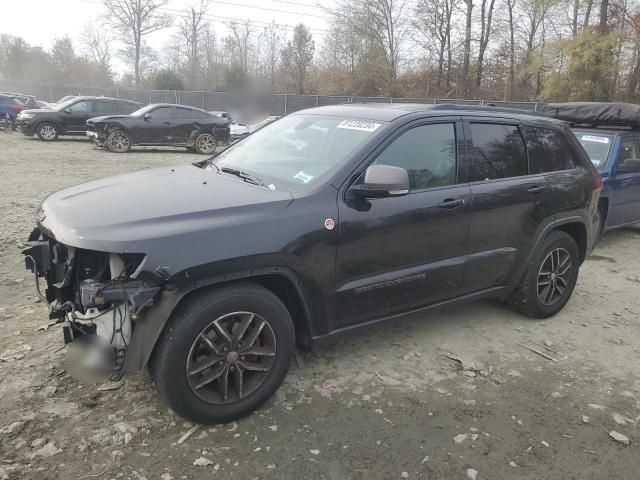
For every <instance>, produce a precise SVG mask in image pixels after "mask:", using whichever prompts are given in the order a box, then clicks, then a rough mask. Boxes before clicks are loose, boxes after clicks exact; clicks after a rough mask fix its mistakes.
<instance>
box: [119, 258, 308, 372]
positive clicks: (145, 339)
mask: <svg viewBox="0 0 640 480" xmlns="http://www.w3.org/2000/svg"><path fill="white" fill-rule="evenodd" d="M265 275H280V276H284V277H286V278H287V279H288V280H289V281H290V283H291V284H292V285H293V286H294V288H295V289H296V294H297V295H298V296H299V298H300V300H301V302H300V304H301V305H302V308H303V310H304V312H303V318H299V319H297V320H298V321H302V322H303V329H305V330H306V331H307V332H309V334H311V332H312V331H313V330H312V329H311V313H310V311H309V301H308V295H307V292H305V290H304V288H303V286H302V282H301V280H300V278H299V277H298V275H297V274H296V272H294V271H293V270H291V269H290V268H288V267H282V266H273V267H264V268H257V269H251V270H244V271H238V272H233V273H225V274H224V275H217V276H212V277H207V278H200V279H198V280H195V281H193V282H180V284H176V283H175V282H169V283H168V284H167V286H166V287H165V288H164V289H163V290H162V292H161V293H160V294H159V296H158V298H156V300H155V302H154V304H153V305H152V306H151V307H150V308H149V309H148V310H147V311H146V312H145V313H144V315H142V316H140V317H139V318H138V319H137V320H136V324H135V330H134V332H133V335H132V338H131V342H130V344H129V347H128V351H127V356H126V358H125V363H124V370H125V371H126V372H129V373H141V372H142V371H143V370H144V369H145V368H146V366H147V364H148V362H149V359H150V358H151V354H152V353H153V349H154V348H155V345H156V343H157V342H158V339H159V338H160V335H161V334H162V331H163V330H164V327H165V326H166V324H167V322H168V321H169V319H170V318H171V315H172V313H173V312H174V311H175V309H176V308H177V307H178V305H180V303H181V302H182V301H183V300H185V301H187V300H188V298H186V297H188V295H189V294H191V293H195V292H196V291H201V290H202V289H204V288H207V287H213V286H215V285H222V284H224V283H228V282H233V281H239V280H247V279H252V278H253V279H257V278H259V277H263V276H265Z"/></svg>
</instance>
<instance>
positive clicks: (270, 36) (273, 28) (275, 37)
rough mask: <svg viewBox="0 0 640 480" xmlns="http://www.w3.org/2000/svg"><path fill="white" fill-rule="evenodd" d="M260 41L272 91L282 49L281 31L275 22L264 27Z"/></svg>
mask: <svg viewBox="0 0 640 480" xmlns="http://www.w3.org/2000/svg"><path fill="white" fill-rule="evenodd" d="M260 39H261V40H262V43H263V44H264V47H265V50H264V57H265V63H266V70H267V76H268V77H269V88H270V89H271V92H273V91H274V84H275V76H276V67H277V66H278V59H279V58H280V50H281V49H282V42H283V40H282V31H281V29H280V27H279V26H278V25H277V24H276V22H275V21H273V22H271V23H270V24H269V25H267V26H266V27H264V31H263V32H262V35H260Z"/></svg>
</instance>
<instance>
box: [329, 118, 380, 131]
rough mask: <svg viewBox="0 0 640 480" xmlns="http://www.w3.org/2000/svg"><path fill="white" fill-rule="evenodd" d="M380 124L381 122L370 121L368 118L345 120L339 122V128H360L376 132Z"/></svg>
mask: <svg viewBox="0 0 640 480" xmlns="http://www.w3.org/2000/svg"><path fill="white" fill-rule="evenodd" d="M380 125H381V124H380V123H375V122H369V121H368V120H345V121H343V122H341V123H340V124H338V128H346V129H349V130H360V131H362V132H375V131H376V130H377V129H378V127H380Z"/></svg>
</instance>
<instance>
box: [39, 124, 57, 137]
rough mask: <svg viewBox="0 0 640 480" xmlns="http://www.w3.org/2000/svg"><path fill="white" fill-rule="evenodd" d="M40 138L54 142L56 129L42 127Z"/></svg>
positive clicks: (48, 126) (50, 126)
mask: <svg viewBox="0 0 640 480" xmlns="http://www.w3.org/2000/svg"><path fill="white" fill-rule="evenodd" d="M40 136H41V137H42V138H44V139H45V140H53V139H54V138H56V129H55V127H54V126H53V125H42V126H41V127H40Z"/></svg>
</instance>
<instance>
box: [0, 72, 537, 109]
mask: <svg viewBox="0 0 640 480" xmlns="http://www.w3.org/2000/svg"><path fill="white" fill-rule="evenodd" d="M0 92H12V93H24V94H28V95H35V96H36V97H37V98H38V99H39V100H44V101H47V102H56V101H58V100H59V99H60V98H62V97H64V96H65V95H88V96H97V97H113V98H124V99H127V100H134V101H136V102H140V103H142V104H145V105H146V104H148V103H176V104H180V105H189V106H192V107H197V108H202V109H203V110H207V111H216V110H221V111H230V112H241V111H244V112H246V111H249V112H253V113H260V114H263V115H280V116H282V115H287V114H288V113H292V112H295V111H298V110H303V109H305V108H312V107H319V106H324V105H338V104H341V103H423V104H438V103H456V104H462V105H496V106H501V107H509V108H520V109H525V110H537V108H538V103H536V102H504V101H494V100H490V101H489V100H462V99H443V98H399V97H358V96H330V95H289V94H269V93H232V92H207V91H185V90H136V89H126V88H119V87H107V88H96V87H74V86H60V85H43V84H27V83H21V82H11V81H5V80H0Z"/></svg>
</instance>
